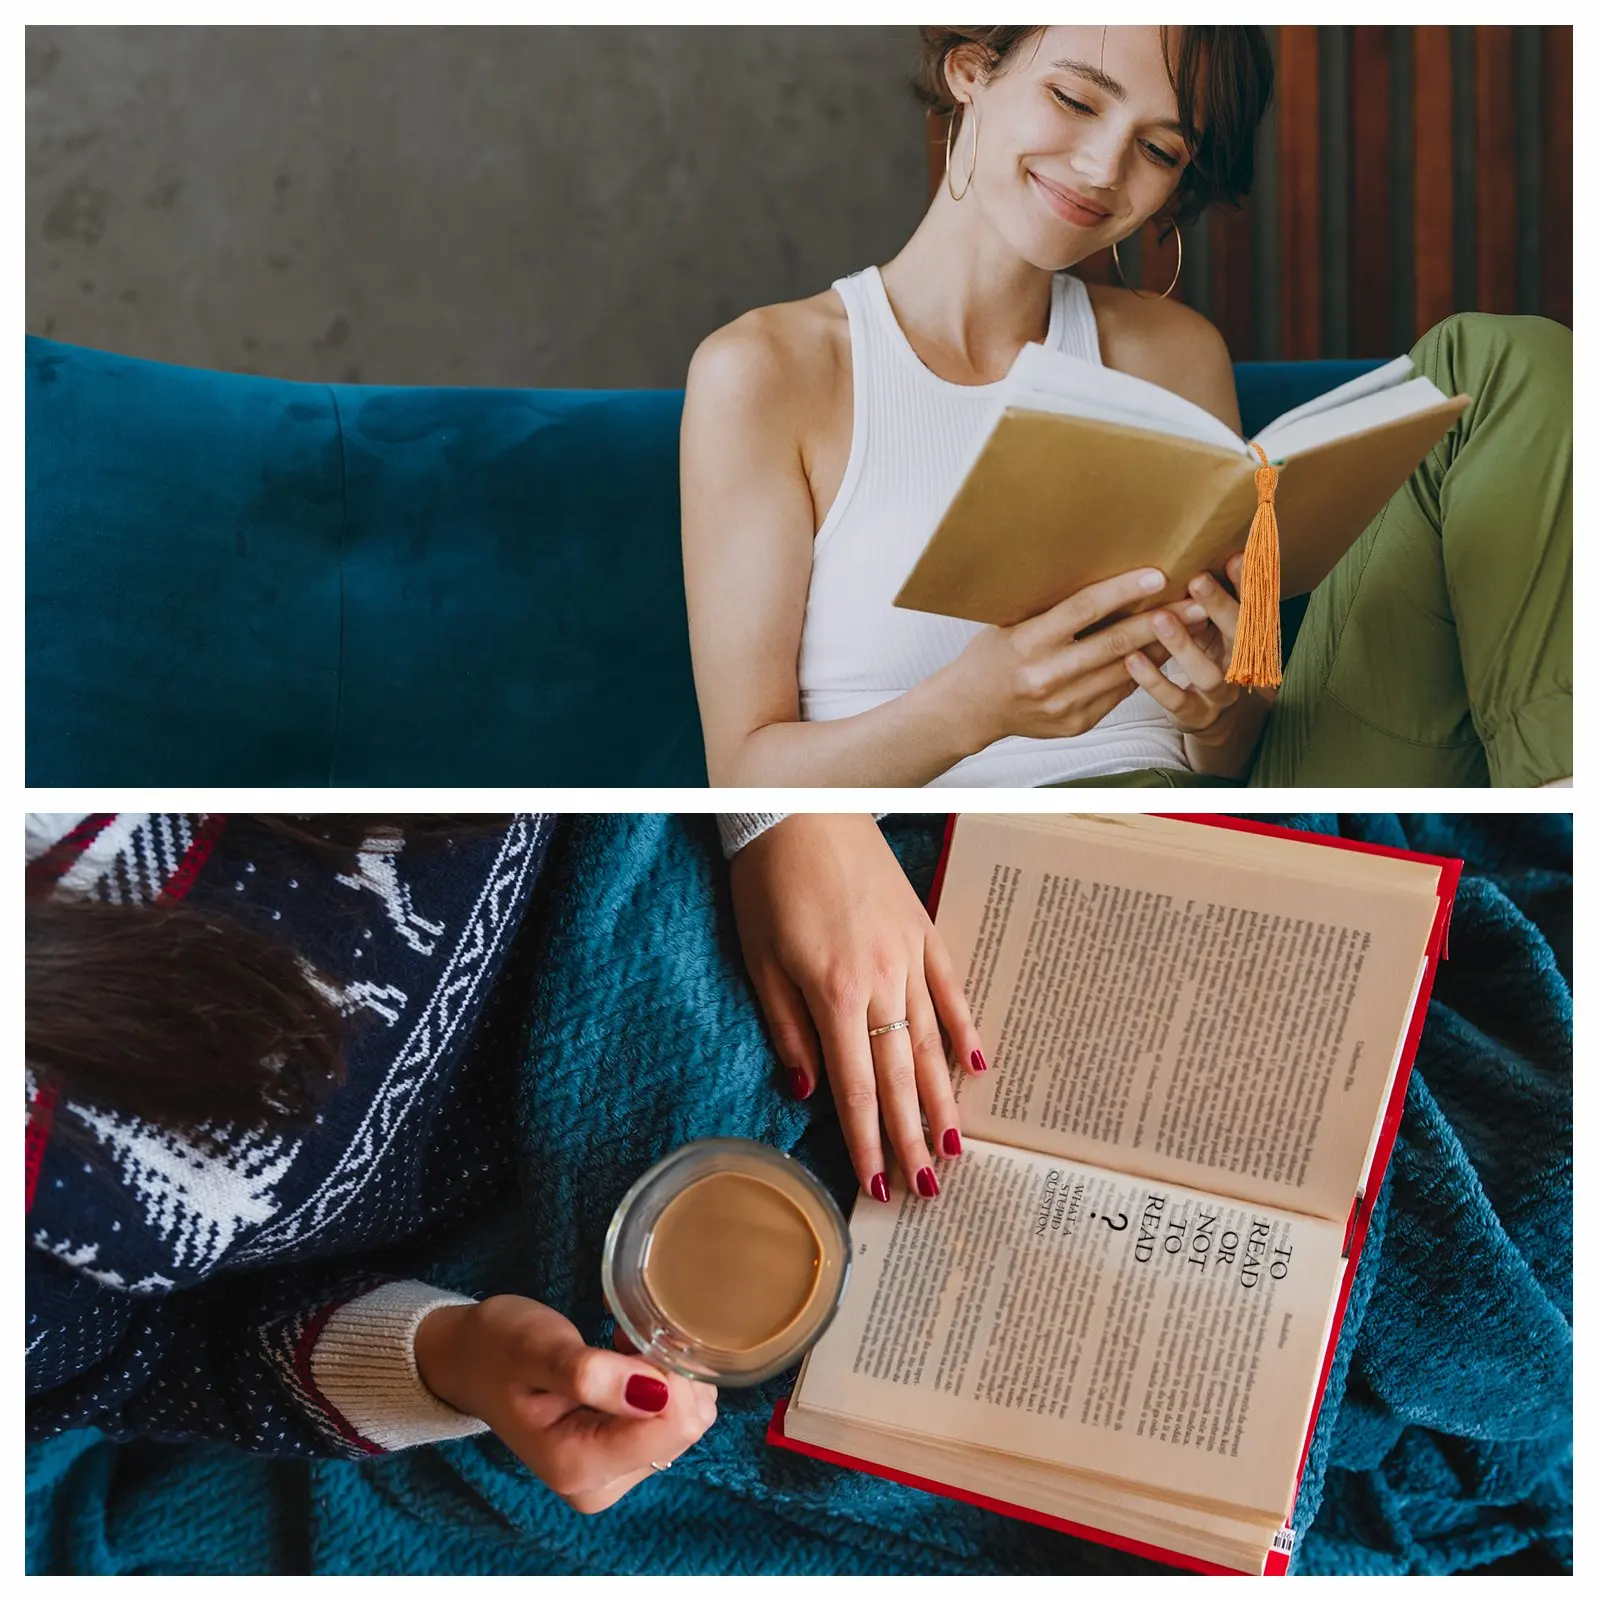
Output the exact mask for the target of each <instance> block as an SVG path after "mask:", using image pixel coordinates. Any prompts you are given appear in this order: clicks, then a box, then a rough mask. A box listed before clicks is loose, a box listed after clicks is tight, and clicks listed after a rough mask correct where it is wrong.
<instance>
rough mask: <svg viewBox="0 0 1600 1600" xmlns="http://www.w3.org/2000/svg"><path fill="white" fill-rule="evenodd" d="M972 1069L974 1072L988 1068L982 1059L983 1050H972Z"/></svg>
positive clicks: (985, 1070) (984, 1070)
mask: <svg viewBox="0 0 1600 1600" xmlns="http://www.w3.org/2000/svg"><path fill="white" fill-rule="evenodd" d="M972 1070H973V1071H974V1072H987V1071H988V1070H989V1063H988V1062H987V1061H985V1060H984V1059H983V1051H981V1050H974V1051H973V1052H972Z"/></svg>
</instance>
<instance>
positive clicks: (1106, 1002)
mask: <svg viewBox="0 0 1600 1600" xmlns="http://www.w3.org/2000/svg"><path fill="white" fill-rule="evenodd" d="M1172 826H1175V827H1192V828H1195V829H1196V832H1197V835H1204V834H1205V833H1206V832H1207V831H1208V830H1206V829H1204V828H1203V827H1200V826H1199V825H1197V824H1172ZM1274 842H1276V841H1274ZM1217 843H1218V842H1217V841H1212V840H1208V839H1204V838H1198V839H1197V846H1198V848H1197V851H1196V853H1195V854H1194V855H1193V856H1189V857H1186V856H1185V855H1183V854H1182V853H1181V852H1179V851H1177V850H1174V849H1172V848H1171V847H1170V846H1169V845H1167V844H1165V843H1164V842H1152V841H1150V840H1147V839H1143V838H1140V837H1138V836H1137V835H1136V834H1135V833H1133V832H1132V831H1130V830H1124V831H1123V834H1122V835H1121V836H1119V835H1117V834H1116V833H1115V832H1114V831H1113V830H1109V829H1107V830H1101V831H1100V832H1099V833H1094V832H1091V831H1088V830H1085V831H1083V832H1081V833H1080V832H1075V831H1069V830H1066V829H1062V830H1060V831H1055V830H1052V829H1049V828H1047V827H1030V826H1029V825H1028V824H1027V821H1026V820H1025V819H1012V818H1006V817H989V816H981V815H973V814H967V815H963V816H962V817H961V818H960V820H959V821H958V823H957V824H956V828H955V832H954V835H953V838H952V842H951V850H950V855H949V860H948V863H947V865H946V869H945V878H944V886H943V890H942V892H941V896H940V901H939V909H938V916H937V919H936V920H937V923H938V927H939V930H940V933H941V934H942V935H943V937H944V939H945V942H946V945H947V947H948V948H949V951H950V955H951V959H952V961H953V962H954V964H955V967H956V970H957V972H958V973H960V974H961V975H962V977H963V980H964V984H965V990H966V995H967V1001H968V1004H969V1005H970V1007H971V1008H972V1013H973V1020H974V1022H975V1023H976V1024H977V1026H978V1028H979V1031H980V1032H981V1034H982V1035H983V1039H984V1043H985V1046H986V1049H987V1051H988V1053H989V1064H990V1070H989V1071H988V1072H985V1073H982V1074H970V1073H966V1072H961V1071H958V1072H956V1073H955V1074H954V1075H953V1081H954V1086H955V1090H956V1094H957V1097H958V1100H959V1103H960V1107H961V1122H962V1127H963V1129H964V1130H965V1131H966V1132H968V1133H970V1134H972V1135H973V1136H975V1137H978V1138H983V1139H992V1140H996V1141H998V1142H1001V1143H1005V1144H1014V1145H1022V1146H1025V1147H1028V1148H1030V1149H1034V1150H1039V1151H1044V1152H1046V1153H1049V1154H1054V1155H1058V1156H1065V1157H1076V1158H1078V1159H1081V1160H1085V1161H1094V1162H1097V1163H1100V1164H1102V1165H1105V1166H1109V1167H1114V1168H1116V1169H1119V1170H1124V1171H1127V1172H1130V1173H1136V1174H1140V1175H1143V1176H1145V1177H1148V1178H1151V1179H1154V1180H1157V1181H1164V1182H1174V1183H1189V1184H1194V1185H1196V1186H1201V1187H1205V1188H1207V1189H1214V1190H1217V1191H1218V1192H1221V1193H1226V1194H1231V1195H1235V1196H1237V1197H1239V1198H1241V1199H1243V1200H1246V1201H1255V1202H1260V1203H1264V1204H1269V1205H1279V1206H1283V1207H1285V1208H1287V1209H1290V1210H1294V1211H1302V1212H1308V1213H1311V1214H1314V1215H1317V1216H1322V1217H1326V1218H1328V1219H1329V1220H1332V1221H1337V1222H1342V1221H1343V1220H1344V1218H1345V1217H1346V1216H1347V1215H1348V1212H1349V1208H1350V1202H1351V1200H1352V1198H1353V1197H1354V1194H1355V1191H1356V1187H1357V1185H1358V1184H1359V1183H1360V1181H1361V1177H1362V1172H1363V1168H1364V1162H1365V1157H1366V1154H1367V1151H1368V1150H1369V1148H1370V1146H1371V1140H1372V1133H1373V1128H1374V1126H1375V1124H1376V1123H1377V1121H1378V1119H1379V1117H1380V1116H1381V1114H1382V1110H1383V1095H1384V1088H1385V1085H1386V1083H1387V1082H1388V1079H1389V1072H1390V1067H1391V1064H1392V1062H1393V1060H1394V1055H1395V1050H1396V1048H1397V1045H1398V1043H1399V1041H1400V1039H1401V1038H1402V1036H1403V1034H1404V1029H1405V1025H1406V1022H1407V1019H1408V1017H1409V1012H1410V1003H1411V998H1412V996H1413V994H1414V992H1415V985H1414V980H1415V976H1416V972H1417V964H1418V962H1419V960H1420V959H1421V956H1422V954H1423V952H1424V951H1425V949H1426V947H1427V942H1428V936H1429V934H1430V932H1431V930H1432V926H1433V919H1434V915H1435V912H1436V909H1437V901H1436V898H1435V897H1434V895H1433V894H1432V893H1425V892H1423V893H1419V892H1418V890H1417V886H1416V879H1415V877H1414V875H1412V874H1409V873H1399V874H1397V887H1396V889H1395V891H1394V892H1393V893H1385V892H1384V891H1383V890H1382V889H1381V888H1380V887H1379V886H1378V885H1377V884H1376V883H1375V882H1374V881H1373V877H1372V873H1371V870H1370V862H1368V863H1367V864H1365V865H1363V867H1361V868H1352V877H1353V879H1354V881H1353V882H1352V883H1351V884H1349V885H1345V884H1340V883H1337V882H1334V881H1331V880H1330V879H1329V878H1327V877H1322V878H1309V877H1307V878H1297V877H1292V876H1288V875H1286V874H1285V872H1284V871H1283V870H1282V869H1281V867H1277V868H1276V869H1275V870H1254V869H1251V868H1249V867H1247V866H1245V865H1243V864H1242V862H1228V861H1223V860H1219V859H1216V858H1215V857H1214V855H1211V854H1208V853H1207V852H1210V851H1212V850H1213V849H1214V848H1215V847H1216V845H1217ZM1328 853H1329V854H1330V855H1332V854H1333V852H1328ZM1262 855H1263V859H1264V860H1267V861H1269V862H1275V861H1276V859H1277V853H1276V852H1273V851H1271V850H1266V851H1263V852H1262ZM1410 865H1411V864H1410V863H1402V864H1401V866H1410Z"/></svg>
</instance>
